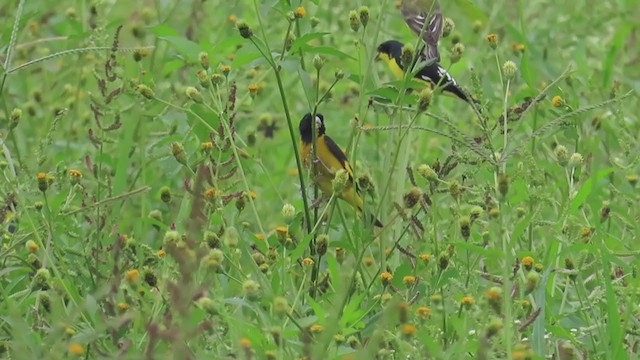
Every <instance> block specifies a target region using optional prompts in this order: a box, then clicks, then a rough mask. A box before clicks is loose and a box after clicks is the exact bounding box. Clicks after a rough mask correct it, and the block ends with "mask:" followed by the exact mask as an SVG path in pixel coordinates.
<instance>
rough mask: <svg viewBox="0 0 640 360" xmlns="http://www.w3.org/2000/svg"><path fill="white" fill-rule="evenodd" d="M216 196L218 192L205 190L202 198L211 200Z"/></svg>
mask: <svg viewBox="0 0 640 360" xmlns="http://www.w3.org/2000/svg"><path fill="white" fill-rule="evenodd" d="M217 194H218V191H217V190H216V189H214V188H211V189H207V191H205V192H204V197H205V198H207V199H209V200H211V199H213V198H215V197H216V195H217Z"/></svg>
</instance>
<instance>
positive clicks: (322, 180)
mask: <svg viewBox="0 0 640 360" xmlns="http://www.w3.org/2000/svg"><path fill="white" fill-rule="evenodd" d="M312 126H315V127H316V135H317V138H316V156H317V158H316V159H312V157H313V154H312V153H313V151H312V146H313V133H312V131H313V128H312ZM299 130H300V138H301V146H300V148H301V154H300V156H301V157H302V160H303V162H304V165H305V166H306V167H309V166H311V165H312V163H313V162H314V161H317V162H316V163H315V165H316V166H314V167H313V168H314V173H313V174H312V175H311V176H312V177H313V181H314V183H315V184H316V185H318V187H319V188H320V190H321V191H322V192H323V193H324V194H325V195H329V196H330V195H331V194H332V193H333V179H334V178H335V176H336V173H337V172H338V171H339V170H344V172H345V173H346V174H347V176H348V178H347V181H346V183H345V186H344V188H343V189H342V191H340V192H339V193H337V194H336V196H337V197H339V198H340V199H342V200H344V201H346V202H347V203H349V204H350V205H351V206H353V207H355V208H356V209H358V212H360V213H362V208H363V205H364V202H363V199H362V194H361V193H360V192H359V191H358V186H357V184H355V183H354V179H353V169H352V168H351V165H350V164H349V161H348V160H347V156H346V155H345V154H344V152H343V151H342V149H340V147H339V146H338V145H337V144H336V143H335V142H334V141H333V139H331V138H330V137H329V136H328V135H327V134H326V133H325V131H326V129H325V126H324V116H322V115H321V114H316V116H315V119H312V115H311V114H306V115H305V116H304V117H303V118H302V120H300V125H299ZM374 224H375V225H376V226H378V227H382V223H381V222H380V221H379V220H377V219H376V220H375V221H374Z"/></svg>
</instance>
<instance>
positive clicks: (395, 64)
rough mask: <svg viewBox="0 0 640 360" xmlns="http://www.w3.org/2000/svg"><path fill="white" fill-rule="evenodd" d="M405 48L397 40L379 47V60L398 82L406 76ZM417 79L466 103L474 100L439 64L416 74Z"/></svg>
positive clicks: (386, 42) (422, 59)
mask: <svg viewBox="0 0 640 360" xmlns="http://www.w3.org/2000/svg"><path fill="white" fill-rule="evenodd" d="M403 46H404V44H403V43H401V42H400V41H396V40H389V41H385V42H383V43H382V44H380V45H379V46H378V55H377V59H380V60H382V61H384V62H385V63H386V64H387V67H388V68H389V70H391V72H392V73H393V75H394V76H395V77H396V78H397V79H398V80H401V79H403V78H404V74H405V69H404V67H403V66H402V60H401V57H402V47H403ZM420 60H421V61H428V60H426V59H425V58H424V57H423V56H421V59H420ZM415 79H417V80H420V81H423V82H426V83H427V84H428V85H429V86H431V87H432V88H433V87H435V86H438V87H439V88H441V89H442V91H443V92H444V93H445V94H450V95H453V96H456V97H458V98H459V99H462V100H464V101H466V102H469V101H470V100H472V99H471V98H470V97H469V96H468V95H467V94H466V93H465V92H464V90H462V88H461V87H460V86H459V85H458V82H457V81H456V80H455V79H454V78H453V76H451V75H450V74H449V72H447V70H446V69H445V68H443V67H442V66H441V65H440V64H439V63H438V62H433V61H431V63H430V64H429V65H426V66H425V67H423V68H422V69H420V71H418V73H416V75H415Z"/></svg>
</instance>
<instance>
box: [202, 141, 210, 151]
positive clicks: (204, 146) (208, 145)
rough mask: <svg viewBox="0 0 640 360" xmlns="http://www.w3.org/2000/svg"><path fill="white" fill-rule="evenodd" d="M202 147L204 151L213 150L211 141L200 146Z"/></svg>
mask: <svg viewBox="0 0 640 360" xmlns="http://www.w3.org/2000/svg"><path fill="white" fill-rule="evenodd" d="M200 147H201V148H202V150H205V151H206V150H211V149H213V143H212V142H211V141H205V142H203V143H202V144H200Z"/></svg>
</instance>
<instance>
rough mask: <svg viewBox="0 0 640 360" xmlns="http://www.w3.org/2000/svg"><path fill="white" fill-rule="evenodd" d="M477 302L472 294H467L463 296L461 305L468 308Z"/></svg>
mask: <svg viewBox="0 0 640 360" xmlns="http://www.w3.org/2000/svg"><path fill="white" fill-rule="evenodd" d="M475 302H476V300H475V299H474V298H473V297H472V296H465V297H463V298H462V300H460V305H462V306H463V307H465V308H467V309H468V308H470V307H471V305H473V304H474V303H475Z"/></svg>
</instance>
